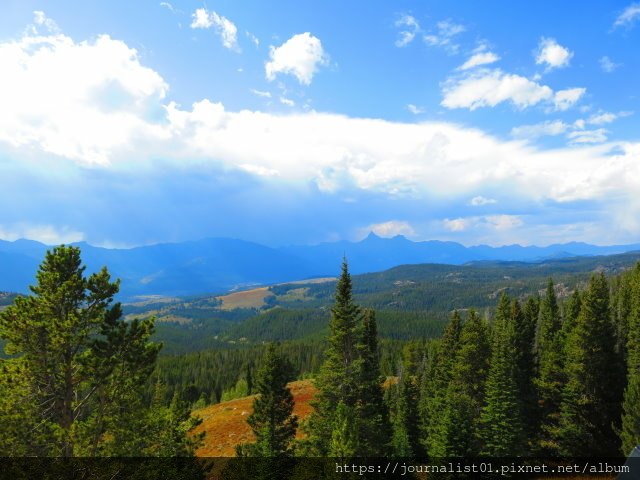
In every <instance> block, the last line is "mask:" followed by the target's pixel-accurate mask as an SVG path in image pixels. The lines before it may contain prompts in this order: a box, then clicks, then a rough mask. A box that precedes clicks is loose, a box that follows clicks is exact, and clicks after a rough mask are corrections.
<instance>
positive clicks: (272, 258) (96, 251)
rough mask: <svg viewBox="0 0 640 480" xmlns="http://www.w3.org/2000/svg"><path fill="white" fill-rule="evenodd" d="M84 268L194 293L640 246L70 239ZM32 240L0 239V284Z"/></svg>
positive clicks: (138, 284) (164, 292)
mask: <svg viewBox="0 0 640 480" xmlns="http://www.w3.org/2000/svg"><path fill="white" fill-rule="evenodd" d="M73 245H76V246H79V247H80V248H81V250H82V258H83V261H84V262H85V264H86V265H87V272H94V271H97V270H99V269H100V268H101V267H102V266H105V265H106V266H107V267H108V269H109V271H110V272H111V274H112V276H113V277H114V278H120V279H121V293H120V298H121V299H129V298H133V297H136V296H145V295H161V296H174V295H193V294H200V293H218V292H225V291H229V290H233V289H238V288H243V287H249V286H257V285H269V284H276V283H284V282H290V281H295V280H302V279H307V278H313V277H322V276H334V275H336V274H337V273H338V272H339V269H340V263H341V261H342V258H343V257H347V258H348V261H349V267H350V271H351V272H352V273H354V274H359V273H367V272H375V271H380V270H385V269H388V268H391V267H394V266H397V265H405V264H418V263H442V264H450V265H462V264H465V263H468V262H478V261H487V260H505V261H524V262H536V261H543V260H547V259H551V258H563V257H575V256H590V255H610V254H615V253H623V252H630V251H635V250H640V244H632V245H612V246H597V245H590V244H587V243H581V242H570V243H564V244H555V245H549V246H546V247H536V246H520V245H508V246H502V247H491V246H488V245H478V246H472V247H465V246H464V245H461V244H459V243H456V242H444V241H438V240H430V241H423V242H413V241H411V240H409V239H407V238H405V237H403V236H401V235H398V236H395V237H393V238H381V237H379V236H377V235H375V234H374V233H371V234H369V236H367V237H366V238H365V239H363V240H362V241H359V242H346V241H344V242H334V243H321V244H318V245H313V246H286V247H279V248H271V247H267V246H264V245H260V244H257V243H253V242H248V241H244V240H236V239H230V238H210V239H203V240H198V241H187V242H180V243H163V244H157V245H150V246H142V247H135V248H130V249H108V248H102V247H95V246H92V245H89V244H87V243H85V242H79V243H75V244H73ZM50 248H51V247H50V246H47V245H45V244H43V243H40V242H36V241H33V240H24V239H21V240H16V241H13V242H8V241H4V240H0V291H13V292H20V293H26V292H28V286H29V285H30V284H33V283H34V280H35V279H34V274H35V272H36V270H37V268H38V265H39V264H40V262H41V261H42V259H43V258H44V255H45V252H46V251H47V250H48V249H50Z"/></svg>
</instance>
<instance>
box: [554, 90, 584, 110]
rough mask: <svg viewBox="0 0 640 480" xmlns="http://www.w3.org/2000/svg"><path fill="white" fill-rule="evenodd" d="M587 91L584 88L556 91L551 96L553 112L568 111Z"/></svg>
mask: <svg viewBox="0 0 640 480" xmlns="http://www.w3.org/2000/svg"><path fill="white" fill-rule="evenodd" d="M586 91H587V89H586V88H581V87H580V88H567V89H566V90H558V91H557V92H556V93H555V94H554V96H553V105H554V109H555V110H560V111H564V110H568V109H569V108H571V107H573V106H574V105H575V104H576V102H577V101H578V100H580V98H582V96H583V95H584V94H585V92H586Z"/></svg>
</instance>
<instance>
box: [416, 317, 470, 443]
mask: <svg viewBox="0 0 640 480" xmlns="http://www.w3.org/2000/svg"><path fill="white" fill-rule="evenodd" d="M461 331H462V319H461V318H460V314H459V313H458V311H457V310H455V311H454V312H453V314H452V316H451V319H450V320H449V323H448V324H447V327H446V328H445V330H444V333H443V335H442V338H441V339H440V341H439V342H438V343H437V344H436V346H435V348H434V350H433V355H432V357H433V358H431V361H430V362H429V365H428V368H427V369H426V371H425V373H424V375H423V377H422V385H421V389H420V403H419V406H418V412H419V418H420V422H419V423H420V429H421V435H420V438H421V443H422V445H423V447H424V450H426V451H427V452H428V451H433V448H434V447H433V443H434V442H435V441H436V438H437V436H438V435H437V434H436V430H437V429H438V422H440V420H441V419H442V412H443V410H444V408H445V406H446V398H445V397H446V395H447V388H448V386H449V383H450V382H451V375H452V371H453V365H454V363H455V359H456V353H457V351H458V348H459V345H460V333H461Z"/></svg>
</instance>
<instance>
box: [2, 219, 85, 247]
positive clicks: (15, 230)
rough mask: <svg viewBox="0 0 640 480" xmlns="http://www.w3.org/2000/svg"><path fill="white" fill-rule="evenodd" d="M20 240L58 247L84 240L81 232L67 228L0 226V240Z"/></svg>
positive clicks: (25, 224)
mask: <svg viewBox="0 0 640 480" xmlns="http://www.w3.org/2000/svg"><path fill="white" fill-rule="evenodd" d="M21 238H28V239H29V240H35V241H37V242H41V243H44V244H45V245H60V244H62V243H66V244H68V243H73V242H81V241H82V240H84V239H85V236H84V234H83V233H82V232H77V231H74V230H72V229H71V228H69V227H67V226H62V227H56V226H54V225H33V224H28V223H19V224H15V225H9V226H6V225H0V239H2V240H7V241H9V242H13V241H15V240H19V239H21Z"/></svg>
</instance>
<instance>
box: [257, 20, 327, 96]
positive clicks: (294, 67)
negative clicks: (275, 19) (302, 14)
mask: <svg viewBox="0 0 640 480" xmlns="http://www.w3.org/2000/svg"><path fill="white" fill-rule="evenodd" d="M269 57H270V59H271V60H270V61H268V62H267V63H266V64H265V73H266V76H267V79H268V80H274V79H275V77H276V74H278V73H285V74H290V75H293V76H295V77H296V78H297V79H298V81H299V82H300V83H301V84H304V85H309V84H310V83H311V80H312V79H313V76H314V75H315V74H316V73H317V71H318V69H319V67H320V66H324V65H327V64H328V63H329V56H328V55H327V53H326V52H325V51H324V49H323V48H322V42H321V41H320V39H319V38H317V37H314V36H313V35H311V33H309V32H305V33H300V34H298V35H294V36H293V37H291V38H290V39H289V40H287V41H286V42H284V43H283V44H282V45H280V46H279V47H274V46H271V47H270V52H269Z"/></svg>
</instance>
